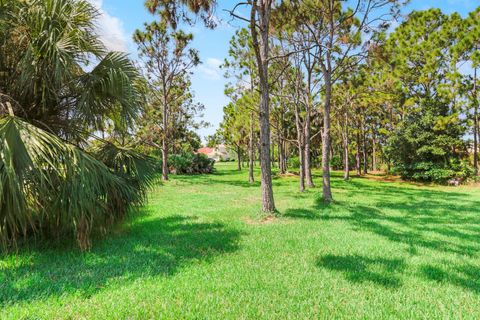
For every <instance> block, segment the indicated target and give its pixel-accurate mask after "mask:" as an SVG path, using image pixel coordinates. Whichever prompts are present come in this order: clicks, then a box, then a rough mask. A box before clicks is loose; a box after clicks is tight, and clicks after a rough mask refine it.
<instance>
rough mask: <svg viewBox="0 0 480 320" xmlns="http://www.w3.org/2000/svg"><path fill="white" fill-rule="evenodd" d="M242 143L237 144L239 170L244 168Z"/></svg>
mask: <svg viewBox="0 0 480 320" xmlns="http://www.w3.org/2000/svg"><path fill="white" fill-rule="evenodd" d="M241 152H242V151H241V149H240V145H238V146H237V169H238V171H241V170H242V154H241Z"/></svg>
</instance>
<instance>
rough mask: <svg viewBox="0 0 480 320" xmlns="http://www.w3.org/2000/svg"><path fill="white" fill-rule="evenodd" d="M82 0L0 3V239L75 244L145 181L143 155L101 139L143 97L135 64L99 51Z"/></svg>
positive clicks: (92, 14)
mask: <svg viewBox="0 0 480 320" xmlns="http://www.w3.org/2000/svg"><path fill="white" fill-rule="evenodd" d="M97 15H98V12H97V11H96V9H95V8H94V7H93V6H92V5H91V4H90V3H89V2H87V1H85V0H32V1H22V0H13V1H1V0H0V94H1V95H0V242H1V243H2V244H3V247H4V248H9V247H10V246H12V245H14V244H15V243H16V242H17V240H18V239H19V238H21V237H25V238H28V237H30V236H32V235H41V236H44V237H65V236H68V235H74V236H75V237H76V240H77V241H78V244H79V246H80V247H81V248H82V249H87V248H89V246H90V235H91V233H92V232H93V231H95V230H106V228H107V227H108V226H110V225H111V224H112V223H114V222H115V221H117V220H119V219H121V218H122V217H123V216H124V215H125V213H127V211H128V210H129V209H130V208H131V207H132V206H135V205H137V204H140V203H142V201H143V200H144V198H145V191H146V188H148V186H150V185H151V183H152V181H153V177H154V169H155V168H154V166H153V165H151V160H150V159H148V158H147V157H144V156H142V155H139V154H137V153H135V152H134V151H133V150H127V149H125V148H123V149H122V148H118V147H115V146H114V145H113V144H110V143H109V144H105V145H104V146H102V147H101V148H98V150H96V151H95V152H93V153H92V154H89V153H87V152H85V151H84V150H83V148H84V147H86V146H88V144H89V143H90V141H91V136H92V135H91V133H93V132H98V131H101V130H102V129H103V128H104V127H105V125H106V124H107V123H108V124H110V125H112V124H113V125H114V126H117V127H118V128H122V129H123V130H128V128H130V127H131V126H132V125H133V123H134V121H135V119H136V116H137V114H138V113H139V110H140V106H141V103H142V97H141V95H140V94H139V93H138V91H137V90H136V87H135V83H136V81H137V79H138V73H137V71H136V68H135V67H134V66H133V64H132V63H131V62H130V60H129V59H128V58H127V57H126V55H125V54H122V53H117V52H107V50H106V49H105V47H104V46H103V44H102V43H101V42H100V41H99V38H98V35H97V34H96V32H95V24H94V22H95V18H96V16H97Z"/></svg>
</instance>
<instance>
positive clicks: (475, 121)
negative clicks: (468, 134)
mask: <svg viewBox="0 0 480 320" xmlns="http://www.w3.org/2000/svg"><path fill="white" fill-rule="evenodd" d="M479 135H480V133H479V131H478V100H477V68H474V70H473V168H474V172H475V175H476V176H478V138H479Z"/></svg>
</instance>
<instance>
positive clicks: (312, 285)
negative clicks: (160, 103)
mask: <svg viewBox="0 0 480 320" xmlns="http://www.w3.org/2000/svg"><path fill="white" fill-rule="evenodd" d="M257 178H258V172H257ZM315 178H316V183H317V184H320V183H321V181H320V179H319V176H318V172H316V175H315ZM297 184H298V181H297V178H296V177H290V176H287V177H277V178H275V179H274V188H275V196H276V203H277V207H278V209H279V215H280V216H279V217H277V218H276V219H275V220H273V221H272V222H271V223H265V224H263V223H247V222H248V221H249V219H250V220H251V219H252V218H254V217H256V216H257V214H258V212H259V210H260V190H259V183H258V182H256V183H255V184H253V185H250V184H249V183H248V177H247V174H246V172H245V171H243V172H238V171H237V170H235V167H234V165H232V164H219V165H217V172H216V173H215V174H214V175H198V176H178V177H174V178H173V180H172V181H170V182H168V183H166V184H164V185H163V186H159V187H158V188H157V189H156V190H155V191H153V192H152V194H151V196H150V201H149V205H148V206H146V207H145V208H144V209H143V210H142V212H141V214H140V215H139V216H137V217H135V218H133V219H132V220H131V221H130V222H129V223H127V224H125V225H124V226H123V227H122V228H120V229H119V230H118V232H116V233H114V234H112V235H110V236H109V237H108V238H106V239H105V240H97V241H96V243H94V248H93V250H92V251H90V252H87V253H80V252H79V251H78V250H76V249H75V248H72V246H69V245H66V246H65V247H63V248H62V247H59V248H51V247H49V248H45V247H44V246H42V245H39V246H32V247H30V248H23V249H21V251H20V252H18V253H17V254H10V255H8V256H4V257H2V258H0V307H1V308H0V310H1V311H0V317H1V318H11V319H19V318H43V319H52V318H98V319H105V318H110V319H118V318H120V319H121V318H165V319H172V318H195V319H198V318H202V319H203V318H214V319H217V318H222V319H223V318H226V319H238V318H244V319H259V318H266V319H288V318H325V319H331V318H341V319H364V318H369V319H373V318H375V319H376V318H403V319H412V318H429V319H430V318H477V317H478V316H479V315H480V258H479V249H480V197H479V196H480V191H479V190H477V189H474V188H470V187H459V188H453V187H432V186H418V185H412V184H408V183H401V182H382V181H378V180H372V179H365V178H361V179H358V178H354V179H353V180H352V181H348V182H345V181H343V180H342V176H341V173H334V177H333V180H332V186H333V193H334V198H335V202H334V203H333V204H329V205H326V204H324V203H323V202H322V201H321V198H320V192H321V188H315V189H309V190H307V191H306V192H304V193H300V192H298V191H297V189H298V185H297ZM246 221H247V222H246Z"/></svg>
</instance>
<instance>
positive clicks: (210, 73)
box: [197, 58, 222, 80]
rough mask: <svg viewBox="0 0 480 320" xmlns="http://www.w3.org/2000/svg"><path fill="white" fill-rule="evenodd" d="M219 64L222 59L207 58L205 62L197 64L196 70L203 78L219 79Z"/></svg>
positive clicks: (220, 75) (220, 74) (220, 76)
mask: <svg viewBox="0 0 480 320" xmlns="http://www.w3.org/2000/svg"><path fill="white" fill-rule="evenodd" d="M221 64H222V60H220V59H216V58H208V59H207V60H206V61H205V63H203V64H201V65H200V66H198V68H197V70H198V72H199V73H200V74H201V75H202V77H203V78H205V79H208V80H219V79H221V78H222V72H221V69H220V65H221Z"/></svg>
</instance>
